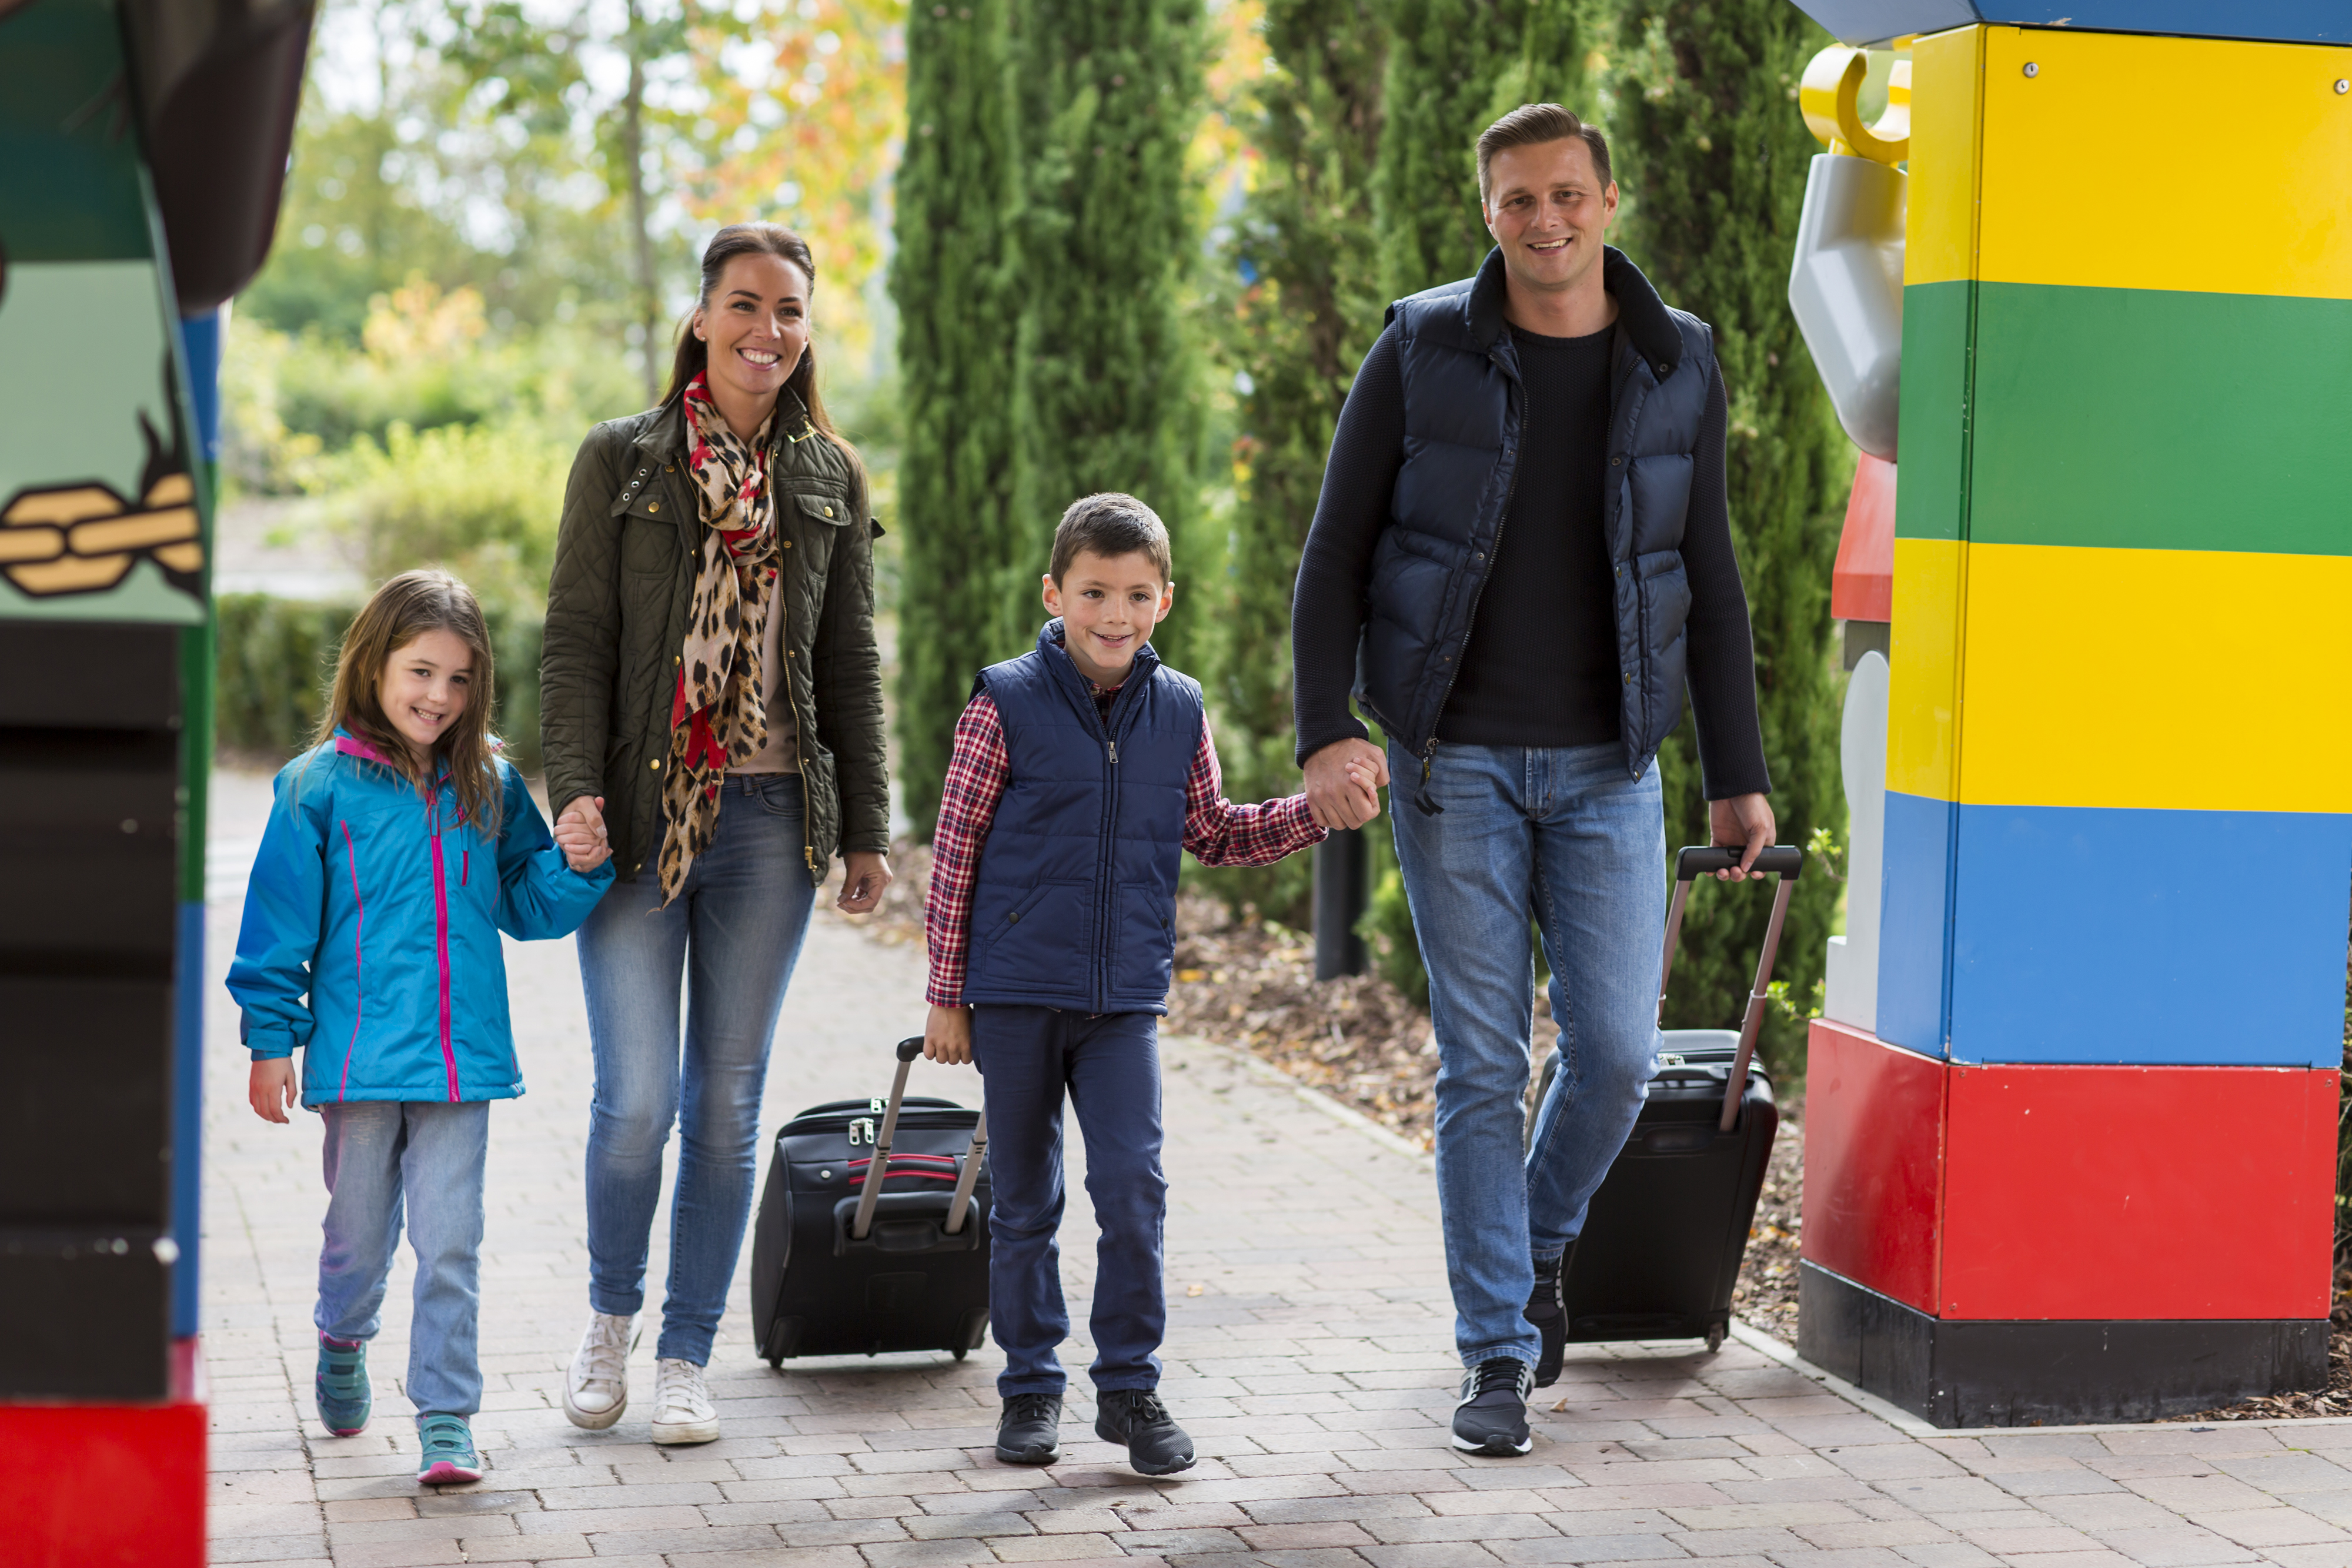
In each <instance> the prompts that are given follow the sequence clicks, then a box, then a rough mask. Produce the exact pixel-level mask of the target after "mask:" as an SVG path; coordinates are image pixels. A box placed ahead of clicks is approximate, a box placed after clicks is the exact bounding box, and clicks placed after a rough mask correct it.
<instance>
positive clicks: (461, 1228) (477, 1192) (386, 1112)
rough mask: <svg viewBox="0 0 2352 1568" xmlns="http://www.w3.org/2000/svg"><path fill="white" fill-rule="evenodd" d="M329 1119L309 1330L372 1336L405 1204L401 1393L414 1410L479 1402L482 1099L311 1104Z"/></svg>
mask: <svg viewBox="0 0 2352 1568" xmlns="http://www.w3.org/2000/svg"><path fill="white" fill-rule="evenodd" d="M319 1114H320V1118H321V1119H322V1120H323V1121H324V1122H325V1123H326V1124H327V1144H326V1153H325V1157H324V1160H323V1162H322V1163H323V1164H324V1166H325V1171H326V1177H327V1192H328V1194H329V1197H328V1199H327V1220H326V1225H325V1227H324V1228H325V1230H326V1244H325V1245H324V1246H323V1247H321V1248H320V1249H319V1306H318V1311H317V1313H316V1315H315V1316H314V1317H313V1319H312V1321H313V1322H316V1323H317V1324H318V1325H319V1332H320V1333H323V1334H328V1335H331V1336H332V1337H333V1338H335V1339H339V1340H345V1341H350V1340H371V1339H373V1338H375V1335H376V1330H377V1329H379V1328H381V1327H382V1326H383V1311H382V1309H383V1289H384V1281H385V1280H386V1278H387V1276H388V1275H389V1274H390V1273H391V1271H392V1255H393V1253H394V1251H395V1250H396V1249H398V1248H399V1246H400V1232H401V1228H402V1219H403V1218H404V1214H403V1211H404V1210H405V1218H406V1221H407V1230H408V1245H409V1249H410V1250H412V1251H414V1252H415V1254H416V1288H415V1298H414V1300H415V1305H414V1308H413V1310H412V1313H411V1316H410V1318H409V1323H408V1385H407V1388H408V1402H409V1403H410V1404H412V1405H414V1406H416V1413H417V1414H418V1415H420V1416H423V1415H427V1414H431V1413H434V1412H438V1413H440V1414H442V1415H446V1416H471V1415H472V1414H474V1412H475V1411H477V1410H478V1409H480V1408H481V1406H482V1364H481V1358H480V1356H479V1354H478V1351H477V1345H478V1339H479V1333H480V1320H481V1306H482V1292H481V1253H482V1168H483V1166H484V1165H485V1164H486V1163H487V1162H488V1158H489V1148H490V1107H489V1103H488V1101H485V1100H468V1101H461V1102H459V1103H457V1104H454V1105H453V1104H450V1103H447V1102H446V1101H439V1100H433V1101H423V1102H406V1101H399V1100H350V1101H341V1102H337V1103H331V1104H326V1105H321V1106H320V1107H319Z"/></svg>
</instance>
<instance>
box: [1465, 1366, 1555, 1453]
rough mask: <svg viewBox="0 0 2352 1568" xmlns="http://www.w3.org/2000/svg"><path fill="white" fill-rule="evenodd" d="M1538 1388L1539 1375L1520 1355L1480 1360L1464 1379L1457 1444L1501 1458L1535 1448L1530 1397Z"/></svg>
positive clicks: (1472, 1450) (1466, 1449)
mask: <svg viewBox="0 0 2352 1568" xmlns="http://www.w3.org/2000/svg"><path fill="white" fill-rule="evenodd" d="M1534 1391H1535V1375H1534V1374H1533V1373H1532V1372H1531V1371H1530V1370H1529V1369H1528V1364H1527V1363H1526V1362H1524V1361H1521V1360H1519V1359H1518V1357H1517V1356H1512V1355H1498V1356H1496V1357H1495V1359H1494V1360H1492V1361H1482V1362H1480V1363H1479V1364H1478V1365H1477V1368H1476V1370H1475V1371H1473V1372H1471V1373H1469V1374H1468V1375H1465V1377H1464V1378H1463V1379H1462V1402H1461V1403H1460V1404H1459V1405H1456V1406H1454V1447H1455V1448H1459V1449H1461V1450H1462V1451H1463V1452H1464V1453H1465V1454H1490V1455H1492V1456H1494V1457H1495V1458H1498V1459H1504V1458H1511V1457H1513V1456H1514V1455H1517V1454H1524V1453H1526V1452H1527V1451H1528V1449H1529V1448H1534V1447H1535V1439H1534V1438H1533V1437H1530V1436H1528V1395H1529V1394H1531V1393H1533V1392H1534Z"/></svg>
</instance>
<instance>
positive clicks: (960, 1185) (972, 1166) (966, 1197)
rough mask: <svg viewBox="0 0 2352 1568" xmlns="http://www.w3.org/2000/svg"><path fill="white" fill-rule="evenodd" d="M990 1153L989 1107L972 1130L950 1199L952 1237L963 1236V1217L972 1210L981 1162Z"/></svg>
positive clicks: (949, 1210)
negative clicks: (974, 1189) (952, 1195)
mask: <svg viewBox="0 0 2352 1568" xmlns="http://www.w3.org/2000/svg"><path fill="white" fill-rule="evenodd" d="M987 1153H988V1107H987V1106H985V1105H983V1106H982V1107H981V1108H980V1120H979V1122H978V1123H977V1124H974V1125H973V1127H972V1129H971V1147H970V1148H968V1149H966V1150H965V1151H964V1152H963V1171H962V1174H961V1175H960V1176H957V1177H956V1185H955V1196H954V1197H951V1198H950V1199H948V1222H947V1225H946V1226H945V1227H944V1228H945V1229H946V1231H947V1233H948V1234H949V1235H950V1236H961V1234H963V1217H964V1216H965V1214H967V1213H968V1212H970V1210H971V1189H972V1186H973V1185H974V1184H975V1183H977V1182H978V1181H979V1180H980V1162H981V1160H982V1158H983V1157H984V1156H985V1155H987Z"/></svg>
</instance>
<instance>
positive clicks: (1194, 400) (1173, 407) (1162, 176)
mask: <svg viewBox="0 0 2352 1568" xmlns="http://www.w3.org/2000/svg"><path fill="white" fill-rule="evenodd" d="M1014 33H1015V38H1014V51H1015V59H1016V61H1017V63H1018V66H1019V78H1018V79H1019V81H1020V83H1021V89H1020V92H1021V96H1020V104H1021V128H1022V134H1023V137H1024V142H1025V146H1024V187H1025V188H1024V197H1025V204H1024V210H1023V215H1022V220H1021V225H1020V246H1021V257H1022V265H1021V289H1022V295H1023V299H1024V308H1023V311H1022V315H1021V329H1020V345H1019V350H1018V356H1017V363H1018V365H1019V367H1020V368H1019V372H1018V374H1019V380H1020V388H1019V399H1018V402H1019V413H1018V420H1019V430H1020V454H1021V463H1020V469H1019V475H1020V477H1019V482H1018V485H1017V486H1016V490H1015V496H1016V501H1015V505H1016V507H1017V508H1018V511H1017V517H1018V522H1017V525H1016V531H1017V532H1019V533H1020V535H1021V537H1022V538H1024V540H1025V541H1027V542H1025V543H1024V545H1023V546H1022V547H1021V548H1019V549H1016V551H1015V552H1014V557H1013V565H1012V566H1011V567H1010V568H1009V569H1008V570H1007V572H1006V578H1007V584H1006V587H1007V596H1006V600H1005V602H1006V603H1007V604H1008V605H1012V604H1019V605H1021V606H1023V608H1022V609H1021V610H1020V612H1019V615H1018V621H1019V623H1020V624H1022V625H1023V626H1024V627H1025V628H1026V629H1027V632H1028V633H1029V634H1030V635H1033V636H1034V632H1035V631H1036V625H1037V622H1038V621H1039V620H1040V619H1042V612H1040V611H1038V609H1037V608H1036V604H1037V598H1036V593H1037V590H1036V584H1037V578H1038V574H1039V573H1040V572H1041V571H1043V570H1045V564H1046V554H1047V548H1048V541H1049V540H1050V539H1051V538H1052V534H1053V527H1054V524H1055V521H1056V520H1057V519H1058V518H1059V517H1060V516H1061V513H1062V509H1063V507H1066V506H1067V505H1068V504H1069V503H1070V502H1071V501H1073V500H1076V498H1077V497H1080V496H1084V495H1087V494H1090V493H1092V492H1094V491H1097V490H1124V491H1128V492H1129V493H1130V494H1133V495H1135V496H1138V497H1141V498H1142V500H1143V501H1144V502H1145V503H1146V504H1147V505H1149V506H1150V507H1152V508H1153V509H1154V510H1156V511H1157V512H1159V514H1160V517H1161V518H1162V519H1163V520H1164V521H1165V522H1166V523H1167V525H1168V530H1169V533H1170V535H1171V538H1172V539H1173V540H1174V542H1175V546H1176V575H1177V580H1178V581H1179V583H1180V585H1183V586H1180V588H1179V590H1178V600H1177V603H1178V606H1179V608H1178V610H1177V612H1176V613H1175V615H1174V616H1173V617H1172V618H1171V620H1169V621H1168V622H1165V623H1163V625H1162V627H1161V629H1160V632H1156V633H1155V634H1154V635H1153V638H1152V642H1153V645H1154V646H1155V647H1157V648H1158V649H1159V651H1160V654H1161V655H1162V656H1163V657H1164V658H1165V659H1167V660H1168V662H1169V663H1171V664H1173V665H1175V666H1176V667H1177V668H1179V669H1184V668H1187V667H1188V665H1189V664H1190V663H1191V662H1192V655H1193V653H1194V650H1195V646H1196V645H1197V644H1198V643H1200V642H1201V638H1200V634H1199V633H1200V626H1201V622H1202V614H1203V612H1205V611H1207V610H1208V608H1209V605H1210V603H1211V602H1213V598H1212V596H1211V595H1210V594H1209V593H1208V592H1207V590H1208V589H1209V588H1210V585H1211V583H1212V582H1213V580H1214V577H1215V564H1216V563H1215V561H1214V559H1213V557H1212V556H1210V555H1208V554H1206V553H1204V552H1203V551H1202V549H1200V548H1199V547H1200V546H1201V545H1202V543H1203V542H1204V541H1202V540H1201V539H1198V538H1195V537H1194V536H1195V535H1196V534H1197V533H1198V532H1199V530H1198V529H1196V528H1193V526H1192V524H1193V520H1194V518H1195V517H1196V515H1197V513H1198V511H1199V494H1198V489H1199V473H1200V465H1199V445H1200V441H1201V434H1202V420H1201V414H1200V408H1201V401H1200V398H1199V395H1198V394H1199V392H1200V388H1199V384H1198V376H1199V359H1198V356H1197V355H1196V354H1195V353H1194V351H1193V349H1192V336H1191V332H1190V330H1189V329H1188V325H1187V322H1186V320H1185V319H1184V316H1183V314H1182V312H1181V303H1182V294H1183V290H1184V288H1185V286H1186V285H1187V283H1188V282H1189V281H1190V280H1191V277H1192V267H1193V265H1194V262H1195V260H1196V258H1197V256H1198V255H1199V252H1200V248H1201V239H1200V222H1199V217H1200V214H1199V211H1198V202H1197V200H1196V193H1195V190H1194V188H1193V185H1194V183H1193V181H1192V179H1191V178H1190V177H1189V176H1188V174H1187V172H1186V169H1185V153H1186V152H1187V150H1188V148H1189V147H1190V145H1191V142H1192V133H1193V129H1194V126H1195V124H1196V123H1197V121H1198V120H1199V117H1200V113H1201V108H1202V86H1203V84H1202V72H1203V66H1204V60H1203V50H1204V38H1203V32H1202V10H1201V0H1022V3H1021V5H1020V7H1019V10H1018V11H1017V13H1016V19H1015V27H1014ZM1188 594H1189V595H1191V596H1192V598H1197V599H1199V600H1200V601H1201V602H1199V603H1197V604H1193V603H1192V600H1191V599H1190V598H1188ZM1188 605H1189V606H1190V607H1189V608H1188Z"/></svg>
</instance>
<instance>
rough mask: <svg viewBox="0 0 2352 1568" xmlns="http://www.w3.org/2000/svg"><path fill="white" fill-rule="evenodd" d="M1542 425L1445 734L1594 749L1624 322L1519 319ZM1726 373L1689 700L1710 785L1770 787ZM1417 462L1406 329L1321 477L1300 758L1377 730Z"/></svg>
mask: <svg viewBox="0 0 2352 1568" xmlns="http://www.w3.org/2000/svg"><path fill="white" fill-rule="evenodd" d="M1511 336H1512V339H1513V340H1514V343H1515V346H1516V348H1517V353H1518V361H1519V376H1520V382H1521V385H1522V386H1523V388H1524V389H1525V392H1526V394H1527V425H1526V431H1525V434H1523V436H1522V437H1521V440H1520V444H1519V465H1518V473H1517V476H1516V478H1515V480H1514V481H1513V485H1512V490H1511V500H1510V506H1509V508H1508V509H1507V511H1506V512H1505V513H1504V515H1503V525H1502V531H1501V532H1500V534H1499V535H1498V536H1497V537H1496V543H1495V549H1494V555H1495V560H1494V565H1493V567H1492V569H1491V570H1489V572H1488V573H1487V577H1486V588H1485V590H1484V591H1483V592H1482V593H1481V595H1480V597H1479V601H1478V609H1477V613H1476V616H1475V619H1474V620H1473V621H1472V622H1471V630H1470V642H1469V645H1468V647H1467V648H1466V649H1465V651H1464V653H1463V657H1462V669H1461V673H1460V674H1458V675H1457V676H1456V677H1455V679H1454V689H1453V692H1452V694H1451V695H1449V696H1448V697H1447V699H1446V704H1445V708H1444V713H1443V714H1441V715H1440V716H1439V718H1438V723H1437V735H1438V738H1439V740H1440V741H1441V742H1442V743H1444V742H1450V743H1454V744H1462V745H1475V746H1539V747H1560V746H1591V745H1597V744H1601V743H1603V742H1607V741H1612V740H1615V739H1617V738H1618V734H1619V729H1618V705H1619V702H1620V698H1621V693H1622V679H1621V676H1620V673H1619V669H1618V663H1617V624H1616V615H1615V611H1614V609H1613V601H1612V591H1611V590H1612V574H1611V570H1610V564H1609V553H1608V549H1607V546H1606V544H1605V542H1604V540H1603V538H1602V530H1601V502H1602V487H1603V486H1604V484H1605V482H1606V481H1605V480H1604V478H1603V475H1604V474H1605V473H1606V470H1607V455H1608V446H1609V369H1610V359H1611V352H1612V346H1613V342H1614V339H1615V336H1616V329H1615V328H1613V327H1612V328H1608V329H1603V330H1601V331H1600V332H1596V333H1594V334H1592V335H1591V336H1590V337H1584V338H1545V337H1538V336H1537V335H1536V334H1534V333H1531V332H1526V331H1522V330H1520V329H1518V328H1516V327H1514V328H1513V329H1511ZM1727 423H1728V416H1727V411H1726V399H1725V395H1724V389H1723V378H1722V376H1721V374H1720V372H1718V373H1717V375H1716V376H1715V378H1714V380H1713V382H1712V383H1711V384H1710V385H1709V387H1708V389H1707V405H1706V417H1705V419H1704V421H1703V422H1702V423H1701V425H1700V428H1699V436H1698V447H1697V451H1696V472H1695V473H1694V475H1693V476H1692V484H1691V497H1690V509H1689V512H1688V515H1687V519H1686V521H1685V524H1684V530H1683V542H1682V555H1683V568H1684V571H1685V574H1686V576H1687V578H1688V580H1689V582H1690V591H1691V611H1690V622H1689V632H1688V636H1689V639H1690V643H1689V679H1690V689H1691V704H1692V706H1693V708H1694V709H1695V710H1696V715H1697V721H1698V739H1699V755H1700V758H1701V768H1702V771H1703V772H1704V773H1705V775H1706V795H1707V798H1708V799H1709V800H1723V799H1726V798H1727V797H1729V796H1733V795H1745V794H1749V793H1753V792H1758V791H1761V790H1764V789H1769V775H1768V773H1767V771H1766V769H1765V766H1764V755H1763V746H1762V742H1761V739H1760V737H1759V734H1758V731H1757V725H1756V685H1755V681H1756V675H1755V661H1754V656H1753V653H1752V652H1751V648H1750V643H1749V639H1748V599H1747V593H1746V591H1745V590H1744V588H1743V587H1742V586H1741V583H1740V580H1739V562H1738V559H1737V558H1736V557H1735V556H1734V555H1733V553H1732V548H1731V516H1730V510H1729V507H1728V505H1727V497H1726V491H1725V484H1724V472H1723V443H1724V434H1725V429H1726V426H1727ZM1403 465H1404V382H1403V375H1402V366H1401V364H1400V362H1399V353H1398V349H1397V342H1396V332H1395V329H1393V328H1391V329H1388V330H1387V331H1384V332H1382V333H1381V336H1380V339H1379V340H1378V341H1377V342H1375V343H1374V344H1373V345H1372V350H1371V352H1370V353H1369V354H1367V355H1365V356H1364V362H1363V364H1362V366H1361V367H1360V369H1359V370H1358V371H1357V372H1356V381H1355V385H1354V386H1353V387H1352V388H1351V389H1350V390H1349V393H1348V402H1347V405H1346V407H1345V408H1343V409H1342V410H1341V411H1340V414H1339V429H1338V430H1337V432H1336V433H1335V434H1333V436H1332V440H1331V456H1330V461H1329V463H1328V465H1326V467H1325V469H1324V474H1323V494H1322V497H1321V499H1320V500H1319V501H1318V503H1317V505H1316V508H1315V522H1314V526H1313V528H1311V529H1310V530H1309V531H1308V533H1307V548H1306V552H1305V554H1304V556H1303V557H1302V558H1301V559H1300V561H1299V564H1298V591H1297V598H1296V599H1295V601H1293V604H1292V608H1291V646H1292V652H1293V656H1294V659H1295V661H1296V688H1297V689H1296V692H1295V694H1294V699H1293V700H1294V703H1295V706H1296V712H1297V724H1298V758H1299V760H1300V761H1301V762H1302V763H1303V762H1304V761H1305V760H1306V759H1307V758H1308V757H1310V756H1312V755H1314V754H1315V753H1316V752H1317V751H1319V750H1321V749H1322V748H1323V747H1326V746H1328V745H1329V744H1331V743H1332V742H1333V741H1337V740H1345V739H1348V738H1349V737H1360V736H1362V735H1363V734H1364V733H1365V730H1364V727H1363V726H1362V724H1360V722H1358V720H1357V719H1356V716H1355V715H1354V714H1352V713H1351V712H1349V706H1348V694H1349V686H1350V685H1351V684H1352V682H1353V678H1354V674H1355V666H1356V643H1357V639H1358V637H1359V636H1360V633H1361V632H1362V630H1363V622H1364V591H1365V586H1366V584H1367V582H1368V581H1369V580H1370V574H1371V563H1372V550H1373V547H1374V546H1375V544H1377V543H1378V541H1379V538H1380V534H1381V529H1382V528H1386V527H1387V526H1388V523H1389V503H1390V498H1391V493H1392V492H1393V491H1394V489H1395V487H1396V477H1397V471H1398V470H1399V469H1400V468H1402V466H1403Z"/></svg>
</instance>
